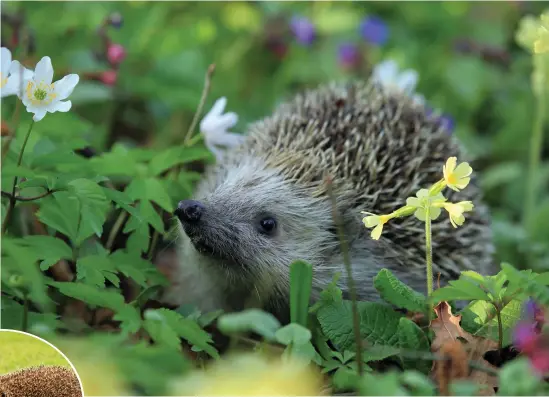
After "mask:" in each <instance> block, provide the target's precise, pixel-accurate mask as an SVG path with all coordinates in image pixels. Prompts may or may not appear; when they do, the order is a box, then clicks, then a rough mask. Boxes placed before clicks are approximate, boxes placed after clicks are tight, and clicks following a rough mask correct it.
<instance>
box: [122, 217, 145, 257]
mask: <svg viewBox="0 0 549 397" xmlns="http://www.w3.org/2000/svg"><path fill="white" fill-rule="evenodd" d="M149 245H150V234H149V225H148V224H147V223H142V224H141V225H139V226H138V227H137V228H136V229H135V230H134V231H133V233H131V234H130V236H129V237H128V241H127V242H126V248H127V249H128V251H129V252H136V253H137V252H142V253H145V252H147V251H148V250H149Z"/></svg>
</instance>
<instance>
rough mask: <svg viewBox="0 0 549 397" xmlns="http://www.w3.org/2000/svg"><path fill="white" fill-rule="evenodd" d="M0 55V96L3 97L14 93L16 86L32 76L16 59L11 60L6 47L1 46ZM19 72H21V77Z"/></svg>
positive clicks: (19, 85)
mask: <svg viewBox="0 0 549 397" xmlns="http://www.w3.org/2000/svg"><path fill="white" fill-rule="evenodd" d="M0 55H1V58H0V61H1V62H0V97H1V98H4V97H6V96H10V95H14V94H16V93H17V88H18V87H21V86H22V85H24V83H25V81H26V80H28V79H30V78H32V75H33V72H32V71H31V70H28V69H26V68H24V67H23V66H22V65H21V64H20V63H19V62H17V61H13V62H12V60H11V52H10V50H8V49H7V48H6V47H2V49H1V54H0ZM21 72H23V76H22V78H21ZM19 91H21V90H19Z"/></svg>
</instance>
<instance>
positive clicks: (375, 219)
mask: <svg viewBox="0 0 549 397" xmlns="http://www.w3.org/2000/svg"><path fill="white" fill-rule="evenodd" d="M367 213H368V212H363V214H367ZM391 218H393V216H392V215H390V214H389V215H370V216H367V217H365V218H363V219H362V222H364V226H366V227H368V228H370V227H374V226H375V228H374V230H372V233H371V236H372V238H373V239H374V240H379V238H380V237H381V232H382V231H383V225H385V224H386V223H387V222H388V221H389V219H391Z"/></svg>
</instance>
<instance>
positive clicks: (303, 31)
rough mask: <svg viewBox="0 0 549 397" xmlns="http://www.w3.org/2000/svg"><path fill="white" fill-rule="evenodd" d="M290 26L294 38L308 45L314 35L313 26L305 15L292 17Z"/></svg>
mask: <svg viewBox="0 0 549 397" xmlns="http://www.w3.org/2000/svg"><path fill="white" fill-rule="evenodd" d="M290 28H291V29H292V32H293V34H294V36H295V38H296V40H297V41H298V42H299V43H301V44H304V45H310V44H312V42H313V41H314V39H315V37H316V31H315V26H314V25H313V23H312V22H311V21H310V20H309V19H307V18H305V17H298V16H294V17H292V19H291V21H290Z"/></svg>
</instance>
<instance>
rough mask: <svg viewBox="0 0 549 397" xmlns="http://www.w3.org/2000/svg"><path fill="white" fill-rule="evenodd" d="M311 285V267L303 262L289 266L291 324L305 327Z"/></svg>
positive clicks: (296, 262)
mask: <svg viewBox="0 0 549 397" xmlns="http://www.w3.org/2000/svg"><path fill="white" fill-rule="evenodd" d="M312 285H313V267H312V265H311V264H310V263H307V262H304V261H295V262H293V263H292V264H291V265H290V318H291V321H292V323H297V324H299V325H302V326H303V327H307V317H308V315H309V301H310V298H311V289H312Z"/></svg>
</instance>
